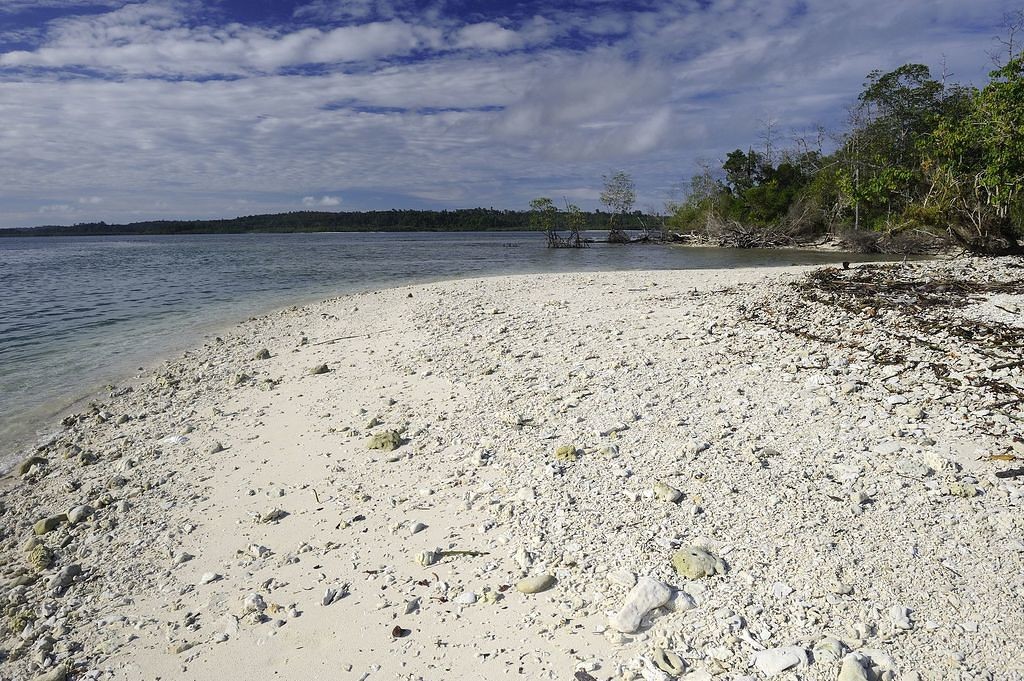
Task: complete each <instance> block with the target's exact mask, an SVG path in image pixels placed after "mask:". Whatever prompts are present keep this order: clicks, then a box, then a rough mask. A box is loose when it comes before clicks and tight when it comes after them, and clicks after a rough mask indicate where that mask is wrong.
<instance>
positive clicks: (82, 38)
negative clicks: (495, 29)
mask: <svg viewBox="0 0 1024 681" xmlns="http://www.w3.org/2000/svg"><path fill="white" fill-rule="evenodd" d="M442 42H443V35H442V32H441V30H440V29H436V28H431V27H422V26H415V25H412V24H407V23H405V22H402V21H398V20H394V21H386V22H370V23H364V24H358V25H352V26H341V27H338V28H334V29H331V30H326V31H324V30H321V29H318V28H306V29H300V30H297V31H292V32H285V33H278V32H276V31H273V30H269V29H263V28H253V27H248V26H243V25H240V24H229V25H227V26H223V27H214V26H190V25H189V24H188V21H187V15H186V14H185V13H184V11H183V9H182V7H181V6H179V5H178V4H172V3H165V2H146V3H140V4H134V5H128V6H126V7H123V8H121V9H118V10H115V11H112V12H108V13H106V14H101V15H99V16H87V17H73V18H69V19H64V20H60V21H57V22H54V23H53V24H52V26H51V30H50V33H49V34H48V36H47V39H46V41H45V43H44V44H43V45H42V46H41V47H39V48H38V49H35V50H18V51H12V52H7V53H4V54H0V67H8V68H19V67H20V68H24V67H43V68H53V69H60V68H66V67H88V68H94V69H100V70H109V71H113V72H117V73H121V74H132V75H192V76H205V75H221V74H223V75H244V74H247V73H267V72H274V71H277V70H279V69H282V68H286V67H294V66H300V65H304V64H334V63H344V62H358V61H366V60H375V59H382V58H386V57H395V56H403V55H408V54H411V53H413V52H415V51H417V50H420V49H427V48H436V47H438V46H440V45H441V44H442Z"/></svg>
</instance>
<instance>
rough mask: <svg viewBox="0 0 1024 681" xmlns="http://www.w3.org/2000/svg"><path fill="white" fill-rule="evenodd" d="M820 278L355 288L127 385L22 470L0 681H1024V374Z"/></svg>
mask: <svg viewBox="0 0 1024 681" xmlns="http://www.w3.org/2000/svg"><path fill="white" fill-rule="evenodd" d="M1020 264H1021V262H1020V261H1019V260H1017V261H1008V260H1002V261H980V262H970V261H959V262H956V263H953V264H943V263H915V264H912V265H910V266H909V267H913V268H918V269H917V270H916V271H918V272H920V273H921V276H924V277H937V276H945V274H946V273H948V272H953V271H956V272H958V273H961V274H962V273H963V272H964V271H969V272H970V273H971V274H972V275H973V276H976V277H979V278H981V279H996V280H1005V279H1007V278H1017V279H1019V278H1020V277H1021V272H1022V270H1020V269H1019V267H1020ZM812 269H813V268H786V269H742V270H691V271H674V272H665V271H659V272H617V273H586V274H563V275H531V276H515V277H498V278H488V279H472V280H464V281H455V282H444V283H437V284H431V285H423V286H411V287H403V288H395V289H389V290H384V291H379V292H372V293H366V294H360V295H354V296H345V297H342V298H337V299H334V300H330V301H326V302H323V303H318V304H315V305H310V306H306V307H302V308H292V309H289V310H284V311H281V312H278V313H274V314H270V315H267V316H263V317H258V318H254V319H251V320H249V321H248V322H246V323H244V324H242V325H240V326H239V327H237V328H236V329H234V330H233V331H231V332H230V333H228V334H225V335H224V336H223V338H222V339H217V340H211V341H210V342H208V343H206V344H205V345H204V346H203V347H200V348H196V349H195V350H193V351H191V352H189V353H186V354H185V355H184V356H183V357H181V358H178V359H174V360H172V361H168V362H166V363H165V364H163V365H162V366H160V367H158V368H156V369H155V370H153V371H149V372H146V374H145V375H143V376H141V377H140V378H139V379H138V380H137V381H135V382H134V383H130V382H126V383H124V384H123V385H121V386H118V390H117V391H116V392H118V393H119V395H118V396H117V397H111V398H110V399H109V400H106V401H104V403H103V404H101V405H97V407H96V409H94V410H92V411H89V412H86V413H84V414H82V415H80V416H79V417H77V418H72V419H68V421H67V426H66V428H65V429H64V430H63V431H62V432H61V434H60V435H59V436H57V438H56V439H55V441H54V442H52V443H51V444H50V445H49V446H47V447H45V448H43V450H41V451H40V452H39V453H38V457H39V458H38V459H37V460H34V461H32V460H30V461H28V462H27V465H25V466H24V467H23V469H22V470H21V471H15V472H16V473H22V474H23V475H14V476H12V477H10V478H8V479H7V480H4V481H3V483H2V485H3V486H2V492H0V509H2V512H3V516H2V517H3V523H2V526H0V538H2V555H3V563H2V564H3V573H2V580H3V581H2V585H0V609H2V614H3V620H2V623H0V650H2V651H3V652H2V653H0V679H3V680H4V681H14V680H21V679H35V678H40V679H51V680H56V679H64V678H65V677H66V678H68V679H132V680H134V679H146V680H156V679H211V680H212V679H217V680H232V679H239V680H241V679H271V678H273V679H301V680H303V681H312V680H320V679H323V680H324V681H327V680H348V679H351V680H353V681H355V680H359V681H376V680H378V679H381V680H383V679H409V680H412V679H425V680H441V679H498V678H513V677H522V678H536V679H566V680H569V679H574V678H575V679H580V680H581V681H585V680H586V679H590V678H593V679H601V680H602V681H604V680H606V679H623V680H626V679H641V678H642V679H647V680H650V679H670V678H675V677H680V678H685V679H711V678H715V679H723V680H729V681H739V680H740V679H762V678H766V677H770V678H778V679H829V680H833V681H834V680H835V679H840V680H841V681H856V680H857V679H908V680H909V679H936V680H938V679H993V680H995V679H1022V678H1024V581H1022V575H1024V477H1017V478H1014V477H996V475H995V473H996V472H999V471H1002V470H1004V469H1006V468H1013V467H1015V466H1024V463H1020V462H1019V461H1018V462H1016V463H1014V461H1015V457H1024V440H1021V439H1020V437H1021V435H1022V433H1024V422H1022V420H1021V403H1019V402H1017V403H1013V402H1012V393H1011V394H1010V404H1006V405H1004V404H997V406H993V400H992V398H991V396H990V395H989V394H988V393H986V392H985V391H984V390H983V389H982V388H981V387H978V388H977V389H974V388H973V387H972V386H975V385H980V384H981V383H983V382H984V381H983V380H982V379H988V380H990V381H998V382H1000V383H1001V384H1002V385H1008V386H1010V388H1013V387H1016V388H1020V389H1022V390H1024V375H1022V367H1021V365H1019V364H1018V365H1016V366H1008V367H1005V368H997V369H992V366H993V365H998V364H999V363H1000V362H999V360H998V359H996V358H991V357H985V356H980V355H977V354H976V353H974V352H973V351H972V350H971V347H972V346H971V345H970V342H967V341H964V340H963V339H960V338H957V337H952V336H949V337H945V338H931V339H930V340H929V341H928V343H923V344H922V343H913V342H910V341H908V340H907V339H906V337H907V336H913V335H914V334H913V332H912V331H911V330H910V329H909V328H908V327H907V326H906V325H904V324H903V323H902V322H901V320H900V319H899V317H898V315H895V314H891V313H889V312H881V313H879V314H877V315H869V316H865V315H861V314H858V313H856V312H854V311H849V310H842V309H840V308H837V307H829V306H826V305H823V304H819V303H812V302H809V301H807V300H804V299H802V298H800V297H799V295H798V294H797V293H796V292H795V291H794V290H793V289H792V288H791V286H790V283H791V282H795V281H798V280H800V279H801V278H802V277H803V276H804V275H805V274H806V273H807V272H809V271H811V270H812ZM1021 309H1024V300H1022V296H1021V295H1019V294H1014V295H1010V294H997V295H996V296H988V297H987V298H986V297H979V298H978V299H977V300H975V301H973V303H972V304H971V305H970V306H968V307H966V308H964V309H962V310H959V311H956V312H955V314H957V315H959V316H960V318H963V319H968V320H970V319H977V320H987V321H989V322H990V323H992V324H1000V325H1003V326H1008V327H1014V326H1016V327H1018V328H1019V327H1020V325H1021V316H1022V315H1020V314H1019V310H1021ZM1014 310H1018V313H1015V312H1014ZM782 329H789V332H787V331H784V330H782ZM815 338H819V339H822V340H814V339H815ZM929 343H930V345H929ZM263 349H266V350H268V351H269V358H266V359H257V354H258V353H259V352H260V351H261V350H263ZM1017 352H1019V350H1017ZM320 365H326V369H327V371H326V373H319V374H315V373H313V371H312V370H313V369H314V368H316V367H318V366H320ZM939 365H941V366H942V367H945V368H944V369H943V371H945V370H948V372H949V373H948V375H951V376H953V377H954V378H955V379H963V380H962V381H961V384H960V385H962V388H960V389H956V390H950V389H948V388H947V386H948V385H950V383H949V382H948V381H946V382H944V381H943V380H937V379H936V376H938V375H939V374H940V373H941V371H939V370H937V369H936V368H935V367H936V366H939ZM976 379H977V380H976ZM127 387H131V388H132V389H131V390H130V391H127V390H126V388H127ZM1005 401H1007V400H997V403H998V402H1005ZM391 430H394V431H397V432H398V433H399V434H400V437H401V443H400V445H399V446H398V447H397V448H396V449H394V450H392V451H387V450H382V449H370V448H369V447H368V446H367V445H368V440H369V439H370V438H372V437H373V436H375V435H383V434H385V433H387V432H388V431H391ZM567 446H568V447H567ZM559 450H560V452H559V453H560V456H556V451H559ZM991 455H999V456H1000V457H1002V458H1000V459H997V460H995V461H989V460H985V457H986V456H991ZM72 509H74V512H72V513H70V515H71V516H72V520H74V521H75V522H74V523H72V522H69V521H68V518H67V517H60V516H61V514H67V513H68V512H69V511H72ZM48 517H52V522H51V525H52V526H53V528H52V529H50V528H49V527H46V528H42V527H41V528H39V529H41V530H42V529H46V530H47V531H46V532H44V533H42V534H39V535H38V536H37V535H36V534H35V532H34V531H33V525H34V524H35V523H36V522H37V521H40V520H42V519H45V518H48ZM688 548H696V549H700V550H701V551H707V552H708V555H710V556H712V557H713V558H712V559H711V562H710V563H708V564H707V565H701V564H700V562H701V561H700V560H699V559H698V560H696V561H693V562H696V563H698V565H697V567H698V568H700V567H704V568H707V571H708V572H711V573H714V574H708V575H704V576H696V575H695V574H691V575H690V576H685V575H682V574H680V573H679V572H677V570H676V569H675V568H674V566H673V556H674V555H675V554H676V553H677V552H678V551H680V550H686V549H688ZM697 555H698V556H703V555H704V554H702V553H700V552H698V553H697ZM715 559H719V560H715ZM701 571H702V570H697V572H698V573H699V572H701ZM543 575H550V576H551V577H552V578H554V581H553V584H552V585H551V586H550V588H548V589H547V590H544V591H541V592H539V593H531V594H526V593H521V592H520V590H519V589H518V588H517V585H518V584H519V583H520V581H521V580H523V579H524V578H527V577H540V576H543ZM638 579H639V580H640V581H639V584H638V585H637V586H634V584H636V583H637V580H638ZM329 590H333V593H331V591H329ZM631 593H633V596H630V594H631ZM639 596H643V597H647V598H649V599H650V602H649V603H648V605H651V606H653V607H652V608H650V609H649V610H648V608H646V607H644V608H641V609H640V611H638V612H637V613H636V615H637V616H636V618H635V620H636V621H635V626H634V623H632V622H630V617H629V616H628V615H629V614H630V613H622V612H620V611H621V610H622V608H623V606H624V604H626V603H627V600H628V599H630V598H633V599H636V598H637V597H639ZM325 603H327V604H326V605H325ZM641 616H642V617H641ZM659 661H660V662H661V664H660V666H659V665H658V664H656V662H659Z"/></svg>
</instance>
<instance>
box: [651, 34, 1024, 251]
mask: <svg viewBox="0 0 1024 681" xmlns="http://www.w3.org/2000/svg"><path fill="white" fill-rule="evenodd" d="M1015 21H1016V24H1015V26H1016V28H1014V30H1019V29H1020V28H1021V27H1022V26H1024V15H1017V16H1016V18H1015ZM1011 28H1013V27H1011ZM1011 35H1012V32H1011ZM1003 44H1004V45H1007V46H1008V47H1009V55H1008V57H1007V58H1005V59H1003V60H1000V62H1001V63H999V64H998V68H996V69H995V70H993V71H992V72H991V73H990V76H989V78H990V79H989V82H988V83H986V84H985V85H984V86H983V87H982V88H980V89H978V88H974V87H967V86H963V85H957V84H952V83H947V82H946V80H945V78H944V77H942V78H940V79H936V78H935V77H933V75H932V73H931V70H930V69H929V68H928V67H927V66H925V65H923V64H906V65H904V66H901V67H899V68H897V69H895V70H893V71H889V72H882V71H873V72H872V73H870V74H868V77H867V81H866V82H865V84H864V89H863V91H862V92H861V93H860V96H859V97H858V99H857V103H856V105H855V106H854V107H853V108H852V109H851V111H850V119H849V126H848V129H847V130H846V131H845V132H843V133H840V134H838V135H836V136H835V138H834V139H835V140H836V144H835V150H834V151H833V152H832V153H824V152H823V151H822V145H823V142H825V140H826V139H827V136H826V134H825V132H824V131H823V130H819V131H817V132H816V133H815V134H813V135H812V136H811V137H812V138H813V139H808V138H807V137H804V138H798V139H796V140H794V146H793V147H792V148H789V149H782V150H779V149H777V148H776V146H775V144H774V140H773V131H772V128H771V124H769V125H768V126H767V130H766V132H765V134H764V135H763V136H762V137H763V142H764V144H763V146H762V145H759V146H758V148H757V149H753V148H748V149H747V150H746V151H744V150H743V149H736V150H735V151H732V152H730V153H729V154H728V155H727V156H726V158H725V160H724V162H723V163H722V164H721V167H720V169H719V168H712V167H711V166H705V167H703V168H702V169H701V171H700V172H698V173H697V174H696V175H694V176H693V177H692V178H691V179H690V181H689V183H688V186H687V187H685V191H684V195H683V198H682V200H681V201H677V202H674V203H671V204H670V205H669V206H668V210H669V213H670V217H669V219H668V224H669V226H670V227H671V228H673V229H675V230H679V231H682V232H690V233H694V234H699V233H701V232H705V233H706V232H718V233H721V232H723V231H724V232H729V231H730V230H732V231H733V232H734V233H737V232H740V231H741V229H742V230H747V231H746V232H744V233H746V234H760V235H764V234H777V235H783V236H784V237H787V238H792V237H794V236H796V235H800V234H805V235H806V234H823V233H832V234H840V235H842V236H844V237H845V238H846V239H848V240H849V241H851V242H854V241H859V242H860V245H862V246H865V247H866V250H871V249H872V248H877V247H879V244H880V243H883V242H884V241H885V240H886V239H890V240H892V239H897V238H898V237H900V236H904V237H907V236H912V235H920V236H923V235H938V234H941V235H944V236H946V237H947V238H949V239H951V240H952V241H954V242H955V243H958V244H960V245H961V246H963V247H964V248H965V249H967V250H970V251H972V252H979V253H992V254H996V253H1020V252H1021V251H1022V244H1021V239H1022V238H1024V229H1022V225H1024V57H1022V56H1021V55H1020V54H1016V51H1015V49H1014V46H1013V41H1012V39H1011V40H1009V41H1003ZM751 227H754V228H756V230H755V231H751V230H750V228H751Z"/></svg>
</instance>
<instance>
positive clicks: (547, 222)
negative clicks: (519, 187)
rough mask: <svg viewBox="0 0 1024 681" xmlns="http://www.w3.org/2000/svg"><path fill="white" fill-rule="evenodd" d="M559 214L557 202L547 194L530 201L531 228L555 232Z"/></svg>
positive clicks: (550, 232)
mask: <svg viewBox="0 0 1024 681" xmlns="http://www.w3.org/2000/svg"><path fill="white" fill-rule="evenodd" d="M557 215H558V208H556V207H555V202H554V201H552V200H551V199H549V198H547V197H546V196H541V197H539V198H536V199H533V200H532V201H530V229H536V230H539V231H541V232H544V233H546V234H549V235H550V234H552V233H554V231H555V220H556V217H557Z"/></svg>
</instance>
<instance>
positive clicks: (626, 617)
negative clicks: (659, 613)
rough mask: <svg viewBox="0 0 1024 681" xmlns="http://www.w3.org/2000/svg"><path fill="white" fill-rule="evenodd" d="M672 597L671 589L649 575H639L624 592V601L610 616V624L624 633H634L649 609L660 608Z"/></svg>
mask: <svg viewBox="0 0 1024 681" xmlns="http://www.w3.org/2000/svg"><path fill="white" fill-rule="evenodd" d="M670 598H672V589H670V588H669V587H668V586H667V585H665V584H662V583H661V582H659V581H658V580H656V579H652V578H650V577H641V578H640V580H639V581H638V582H637V584H636V586H634V587H633V588H632V590H630V592H629V593H628V594H626V601H625V603H624V604H623V605H622V609H621V610H619V612H617V613H616V614H615V616H613V617H612V618H611V625H612V626H613V627H614V628H615V629H617V630H618V631H621V632H622V633H624V634H632V633H635V632H636V631H637V630H638V629H639V628H640V622H641V621H642V620H643V618H644V617H645V616H646V615H647V613H649V612H650V611H651V610H654V609H655V608H660V607H661V606H663V605H665V604H666V603H668V601H669V599H670Z"/></svg>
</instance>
